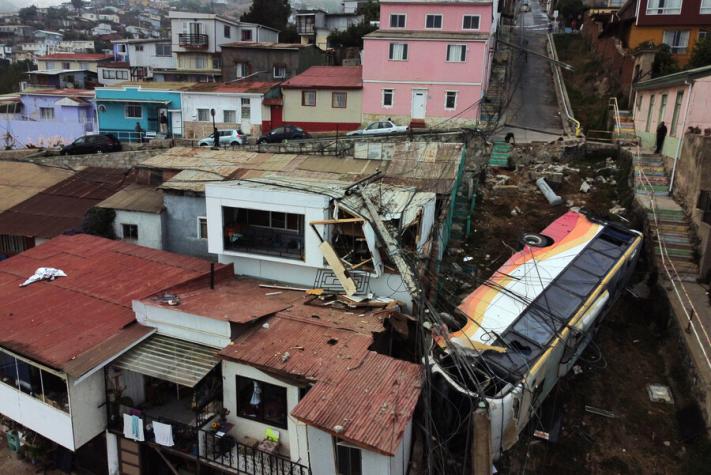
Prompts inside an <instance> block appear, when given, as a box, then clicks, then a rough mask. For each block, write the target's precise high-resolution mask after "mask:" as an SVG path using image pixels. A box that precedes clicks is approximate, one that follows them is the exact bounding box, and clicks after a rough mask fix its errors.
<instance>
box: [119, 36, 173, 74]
mask: <svg viewBox="0 0 711 475" xmlns="http://www.w3.org/2000/svg"><path fill="white" fill-rule="evenodd" d="M156 43H166V41H157V42H155V43H137V44H135V43H129V44H128V45H127V46H128V62H129V64H130V65H131V66H132V67H139V66H141V67H148V68H150V69H151V70H153V69H175V67H176V61H175V55H174V54H172V55H170V56H156ZM136 46H142V47H143V51H138V50H136Z"/></svg>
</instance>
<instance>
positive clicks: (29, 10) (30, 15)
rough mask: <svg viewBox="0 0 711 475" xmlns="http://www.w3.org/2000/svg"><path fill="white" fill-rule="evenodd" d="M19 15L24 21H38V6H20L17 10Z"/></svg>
mask: <svg viewBox="0 0 711 475" xmlns="http://www.w3.org/2000/svg"><path fill="white" fill-rule="evenodd" d="M17 15H18V16H19V17H20V21H21V22H22V23H29V22H31V21H36V20H37V7H36V6H34V5H30V6H29V7H26V8H20V11H19V12H17Z"/></svg>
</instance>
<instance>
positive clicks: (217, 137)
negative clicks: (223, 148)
mask: <svg viewBox="0 0 711 475" xmlns="http://www.w3.org/2000/svg"><path fill="white" fill-rule="evenodd" d="M210 115H211V116H212V139H213V142H212V148H213V149H219V148H220V134H219V133H217V126H216V125H215V109H210Z"/></svg>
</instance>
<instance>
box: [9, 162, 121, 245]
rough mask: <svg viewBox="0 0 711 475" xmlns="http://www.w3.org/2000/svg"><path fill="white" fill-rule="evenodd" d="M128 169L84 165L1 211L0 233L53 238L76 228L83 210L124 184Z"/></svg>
mask: <svg viewBox="0 0 711 475" xmlns="http://www.w3.org/2000/svg"><path fill="white" fill-rule="evenodd" d="M127 173H128V172H127V171H125V170H120V169H115V168H87V169H84V170H82V171H80V172H77V173H76V174H74V175H72V176H70V177H69V178H67V179H65V180H63V181H61V182H59V183H56V184H55V185H53V186H50V187H49V188H47V189H45V190H43V191H40V192H39V193H37V194H35V195H34V196H32V197H30V198H28V199H27V200H25V201H23V202H21V203H19V204H17V205H15V206H13V207H12V208H9V209H7V210H6V211H4V212H3V213H0V234H8V235H12V236H28V237H40V238H52V237H54V236H57V235H59V234H61V233H63V232H65V231H68V230H72V229H79V228H80V227H81V224H82V221H83V219H84V215H85V214H86V212H87V211H88V210H89V209H90V208H92V207H94V206H95V205H97V204H98V203H100V202H101V201H103V200H105V199H106V198H108V197H109V196H111V195H113V194H114V193H116V192H117V191H118V190H120V189H121V188H122V187H124V186H125V185H126V183H125V180H126V175H127Z"/></svg>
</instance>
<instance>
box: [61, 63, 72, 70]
mask: <svg viewBox="0 0 711 475" xmlns="http://www.w3.org/2000/svg"><path fill="white" fill-rule="evenodd" d="M71 68H72V65H71V64H70V63H62V69H71Z"/></svg>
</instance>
